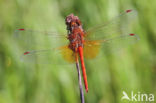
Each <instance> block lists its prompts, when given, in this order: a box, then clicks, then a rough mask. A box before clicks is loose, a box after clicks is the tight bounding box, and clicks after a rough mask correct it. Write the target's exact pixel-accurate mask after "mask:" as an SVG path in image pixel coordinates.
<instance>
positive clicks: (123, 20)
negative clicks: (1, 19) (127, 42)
mask: <svg viewBox="0 0 156 103" xmlns="http://www.w3.org/2000/svg"><path fill="white" fill-rule="evenodd" d="M136 16H137V12H136V11H135V10H126V11H124V12H123V13H121V14H120V15H119V16H117V17H115V18H113V19H112V20H110V21H108V22H105V23H102V24H100V25H96V26H95V27H93V28H90V29H88V30H87V31H86V33H85V37H86V39H87V40H96V39H102V38H103V39H104V38H111V37H113V36H118V35H121V34H126V33H129V31H130V30H129V29H130V27H131V25H132V24H133V23H134V22H132V21H133V20H135V18H136Z"/></svg>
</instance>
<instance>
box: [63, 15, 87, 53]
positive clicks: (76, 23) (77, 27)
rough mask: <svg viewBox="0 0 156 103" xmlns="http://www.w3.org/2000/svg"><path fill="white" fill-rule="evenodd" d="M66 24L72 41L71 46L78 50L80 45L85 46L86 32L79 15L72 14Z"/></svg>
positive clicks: (67, 18)
mask: <svg viewBox="0 0 156 103" xmlns="http://www.w3.org/2000/svg"><path fill="white" fill-rule="evenodd" d="M66 25H67V31H68V39H69V41H70V44H69V48H70V49H72V50H73V51H77V48H78V47H79V46H83V36H84V32H83V29H82V24H81V21H80V20H79V18H78V17H77V16H74V15H73V14H70V15H69V16H67V17H66Z"/></svg>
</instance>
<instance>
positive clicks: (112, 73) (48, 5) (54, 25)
mask: <svg viewBox="0 0 156 103" xmlns="http://www.w3.org/2000/svg"><path fill="white" fill-rule="evenodd" d="M155 4H156V1H155V0H142V1H139V0H10V1H8V0H0V103H80V95H79V86H78V77H77V70H76V65H75V64H70V63H68V62H66V61H65V60H64V59H63V58H62V57H61V56H59V54H60V53H59V52H55V51H52V52H51V53H49V54H47V55H46V56H45V58H44V57H43V59H41V61H40V60H39V59H35V61H33V60H32V59H31V60H28V62H27V61H26V62H25V61H24V62H22V61H21V60H20V56H21V53H22V52H24V51H25V50H30V49H33V48H35V49H46V48H48V47H51V48H55V47H59V46H60V45H62V44H61V43H65V42H66V40H64V39H59V38H53V37H49V36H43V35H41V34H40V33H39V34H38V33H36V34H35V35H32V36H29V39H30V40H31V42H29V41H28V42H27V44H29V45H27V44H25V39H28V37H23V38H21V37H20V40H19V39H17V38H16V36H14V35H15V34H14V31H15V30H16V29H18V28H31V29H34V30H41V31H45V30H46V31H56V32H60V33H66V25H65V17H66V16H67V15H69V14H70V13H74V14H75V15H77V16H79V18H80V19H81V20H82V23H83V26H84V28H85V29H87V28H89V27H92V26H94V25H95V24H99V23H101V22H104V21H108V20H110V18H112V17H115V16H117V15H118V14H119V13H121V12H122V11H125V10H127V9H134V10H136V11H137V12H138V16H137V18H136V19H137V20H136V21H135V23H134V24H133V26H131V31H132V32H133V33H136V34H137V35H139V37H140V41H138V42H137V43H135V44H134V45H129V46H128V47H126V48H123V49H121V50H120V51H119V52H117V53H114V54H109V53H108V52H106V53H103V52H102V51H103V49H102V50H101V52H100V54H99V55H98V57H97V58H95V59H93V60H85V64H86V69H87V75H88V83H89V92H88V93H85V94H84V95H85V101H86V103H122V102H124V103H125V102H127V103H129V101H128V100H124V101H122V100H121V97H122V96H123V94H122V92H123V91H125V92H126V93H127V94H128V95H131V91H133V92H135V93H136V94H137V93H138V92H140V93H147V94H150V93H152V94H156V29H155V27H156V23H155V18H156V6H155ZM125 25H126V22H125ZM18 40H19V41H18ZM38 44H39V45H38ZM46 57H47V58H46ZM42 61H46V62H49V63H40V62H42Z"/></svg>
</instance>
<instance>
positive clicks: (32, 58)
mask: <svg viewBox="0 0 156 103" xmlns="http://www.w3.org/2000/svg"><path fill="white" fill-rule="evenodd" d="M61 57H63V58H64V59H65V60H66V61H68V62H69V63H74V62H75V60H76V55H75V53H74V52H73V51H72V50H71V49H69V48H68V46H62V47H59V48H55V49H45V50H30V51H25V52H23V54H22V55H21V58H20V59H21V61H23V62H31V63H48V64H49V63H52V62H54V59H59V58H61ZM51 60H53V61H51Z"/></svg>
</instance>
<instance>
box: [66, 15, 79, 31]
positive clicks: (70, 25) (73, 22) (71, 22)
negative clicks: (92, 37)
mask: <svg viewBox="0 0 156 103" xmlns="http://www.w3.org/2000/svg"><path fill="white" fill-rule="evenodd" d="M65 22H66V25H67V30H68V31H70V32H72V30H73V29H74V28H76V27H79V26H81V21H80V19H79V18H78V16H74V14H70V15H68V16H67V17H66V20H65Z"/></svg>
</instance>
